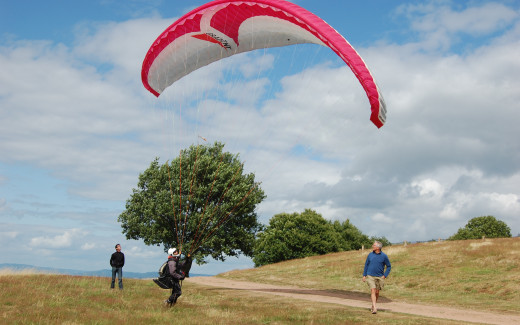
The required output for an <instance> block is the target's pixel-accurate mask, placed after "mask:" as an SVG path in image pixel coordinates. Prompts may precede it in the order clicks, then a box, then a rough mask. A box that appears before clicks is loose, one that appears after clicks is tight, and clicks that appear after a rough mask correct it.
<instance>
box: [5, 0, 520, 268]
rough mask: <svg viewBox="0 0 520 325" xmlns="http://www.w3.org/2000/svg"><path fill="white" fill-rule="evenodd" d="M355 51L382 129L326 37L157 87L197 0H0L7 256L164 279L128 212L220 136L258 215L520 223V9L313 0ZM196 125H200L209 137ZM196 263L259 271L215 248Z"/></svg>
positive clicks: (419, 230) (397, 238)
mask: <svg viewBox="0 0 520 325" xmlns="http://www.w3.org/2000/svg"><path fill="white" fill-rule="evenodd" d="M293 2H294V3H296V4H298V5H300V6H302V7H304V8H306V9H307V10H309V11H311V12H313V13H315V14H317V15H318V16H320V17H321V18H322V19H324V20H325V21H326V22H327V23H329V24H330V25H331V26H332V27H334V28H335V29H336V30H337V31H338V32H339V33H341V34H342V35H344V36H345V38H346V39H347V40H348V41H349V42H350V44H351V45H352V46H353V47H354V48H355V49H356V50H357V51H358V52H359V53H360V55H361V56H362V57H363V59H364V60H365V62H366V63H367V65H368V67H369V68H370V70H371V72H372V74H373V75H374V77H375V78H376V80H377V83H378V86H379V87H380V89H381V92H382V93H383V96H384V98H385V100H386V104H387V110H388V113H387V123H386V124H385V125H384V126H383V127H382V128H381V129H377V128H376V127H375V126H374V125H373V124H372V123H371V122H370V121H369V115H370V114H369V113H370V105H369V103H368V100H367V98H366V95H365V94H364V92H363V89H362V88H361V86H360V85H359V83H358V82H357V80H356V79H355V77H354V76H353V74H352V72H351V71H350V70H349V69H348V67H346V66H345V64H343V63H342V61H341V60H340V59H339V58H338V57H337V56H336V55H335V54H334V53H333V52H332V51H331V50H330V49H327V48H324V47H320V46H317V45H312V46H295V47H287V48H283V49H273V50H269V51H256V52H251V53H246V54H241V55H238V56H236V57H233V58H229V59H226V60H223V61H221V62H218V63H214V64H212V65H209V66H207V67H204V68H202V69H200V70H197V71H196V72H194V73H192V74H191V75H189V76H188V77H186V78H183V79H181V80H179V81H178V82H177V83H176V84H174V85H173V86H172V87H170V89H168V90H167V91H166V92H165V93H164V94H163V95H161V96H160V97H159V98H156V97H154V96H153V95H152V94H150V93H149V92H147V91H146V89H144V87H143V86H142V83H141V78H140V76H141V74H140V70H141V65H142V61H143V59H144V56H145V54H146V52H147V51H148V48H149V47H150V45H151V44H152V42H153V41H154V40H155V39H156V38H157V37H158V36H159V34H160V33H161V32H162V31H163V30H164V29H165V28H166V27H168V26H169V25H170V24H172V23H173V22H174V21H175V20H176V19H177V18H179V17H180V16H182V15H183V14H185V13H186V12H188V11H190V10H192V9H194V8H195V7H197V6H199V5H202V4H203V3H205V1H187V0H186V1H182V0H176V1H165V0H164V1H161V0H155V1H137V0H129V1H112V0H99V1H98V0H89V1H83V0H80V1H58V0H54V1H45V2H31V3H30V4H27V3H25V2H21V1H6V0H0V8H1V10H0V71H2V73H1V74H0V252H1V254H0V263H19V264H31V265H36V266H42V267H57V268H70V269H79V270H100V269H107V268H109V263H108V262H109V258H110V254H111V253H112V252H114V245H115V244H116V243H120V244H121V246H122V251H123V252H124V253H125V256H126V265H125V270H127V271H133V272H148V271H155V270H156V269H158V267H159V266H160V265H161V263H162V262H163V260H165V258H166V254H165V253H164V251H163V248H162V247H157V246H151V247H150V246H146V245H144V243H143V241H142V240H127V239H126V238H125V236H124V234H123V233H122V228H121V226H120V224H119V223H118V220H117V218H118V216H119V215H120V214H121V212H122V211H124V209H125V202H126V200H127V199H128V198H129V196H130V194H131V193H132V189H133V188H135V187H136V186H137V179H138V175H139V173H141V172H142V171H144V170H145V169H146V168H147V167H148V166H149V164H150V162H151V161H152V160H153V159H154V158H155V157H159V158H160V160H161V162H164V161H166V160H168V159H173V158H175V157H176V156H177V155H178V152H179V150H180V149H181V148H183V147H185V146H187V145H189V144H193V143H198V142H200V141H202V140H201V137H204V138H206V139H207V140H208V141H209V142H214V141H222V142H224V143H226V150H228V151H230V152H234V153H238V154H239V155H240V158H241V159H243V161H245V167H246V169H247V170H248V171H250V172H253V173H255V175H256V179H257V180H258V181H260V182H262V185H261V186H262V189H263V190H264V191H265V194H266V195H267V198H266V200H265V201H264V202H262V203H261V204H260V205H259V206H258V208H257V213H258V216H259V220H260V222H262V223H264V224H268V222H269V219H270V218H271V217H272V216H274V215H275V214H278V213H282V212H288V213H292V212H302V211H303V210H304V209H307V208H308V209H313V210H315V211H317V212H318V213H320V214H321V215H322V216H323V217H324V218H326V219H328V220H339V221H345V220H347V219H349V220H350V222H351V223H352V224H354V225H355V226H356V227H358V228H359V229H360V230H361V231H362V232H363V233H365V234H367V235H369V236H385V237H386V238H387V239H389V240H390V241H391V242H393V243H399V242H403V241H409V242H413V241H427V240H432V239H439V238H440V239H445V238H448V237H449V236H451V235H453V234H454V233H455V232H456V231H457V230H458V229H459V228H461V227H464V226H465V224H466V223H467V222H468V221H469V220H470V219H472V218H474V217H478V216H485V215H492V216H495V217H496V218H497V219H499V220H502V221H504V222H505V223H506V224H507V225H508V226H509V227H510V228H511V233H512V235H513V236H516V235H518V234H520V187H519V185H518V184H520V141H518V139H520V130H519V127H518V124H519V123H520V91H519V89H520V78H518V76H519V75H520V2H518V1H515V0H511V1H509V0H502V1H480V0H471V1H449V0H439V1H435V0H434V1H424V2H420V3H417V2H416V1H386V0H370V1H363V2H362V3H361V2H360V1H358V2H354V1H343V0H331V1H312V0H299V1H293ZM199 136H201V137H199ZM208 262H209V263H208V264H205V265H203V266H194V267H193V269H192V272H193V273H199V274H217V273H220V272H225V271H228V270H232V269H242V268H250V267H252V266H253V263H252V262H251V260H250V259H249V258H245V257H240V258H228V259H227V260H226V261H225V262H216V261H212V260H209V261H208Z"/></svg>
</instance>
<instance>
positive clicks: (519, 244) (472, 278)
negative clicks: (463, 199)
mask: <svg viewBox="0 0 520 325" xmlns="http://www.w3.org/2000/svg"><path fill="white" fill-rule="evenodd" d="M383 251H384V252H385V253H386V254H388V257H389V259H390V262H391V263H392V272H391V274H390V276H389V278H388V280H387V281H386V285H385V288H384V291H383V292H382V296H383V297H385V298H387V299H390V300H393V301H402V302H409V303H422V304H435V305H445V306H452V307H464V308H471V309H475V310H482V311H484V310H487V311H500V312H513V313H518V312H520V304H519V303H518V301H520V291H519V290H518V283H519V282H520V238H518V237H516V238H500V239H485V240H464V241H441V242H428V243H418V244H413V245H407V246H404V245H396V246H389V247H386V248H383ZM368 253H369V251H368V250H364V251H350V252H341V253H335V254H329V255H323V256H314V257H308V258H304V259H299V260H291V261H286V262H283V263H277V264H273V265H266V266H263V267H259V268H256V269H252V270H239V271H232V272H228V273H224V274H221V275H219V276H221V277H225V278H228V279H236V280H244V281H256V282H263V283H271V284H281V285H282V284H283V285H294V286H298V287H303V288H312V289H325V290H331V291H341V292H345V293H353V294H358V293H368V292H369V291H368V288H367V285H366V284H365V283H363V282H361V277H362V272H363V267H364V263H365V259H366V256H367V254H368Z"/></svg>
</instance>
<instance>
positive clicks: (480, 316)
mask: <svg viewBox="0 0 520 325" xmlns="http://www.w3.org/2000/svg"><path fill="white" fill-rule="evenodd" d="M188 281H189V282H193V283H196V284H200V285H206V286H213V287H222V288H227V289H232V290H249V291H254V292H263V293H266V294H273V295H277V296H284V297H290V298H295V299H305V300H310V301H317V302H324V303H331V304H339V305H345V306H350V307H359V308H366V309H368V308H369V307H370V300H369V298H368V297H367V295H363V294H355V293H351V294H346V293H344V292H334V291H325V290H313V289H302V288H297V287H285V286H276V285H269V284H261V283H253V282H244V281H235V280H228V279H222V278H216V277H193V278H190V279H189V280H188ZM382 298H383V297H382ZM381 300H382V301H381V302H380V303H378V309H379V310H380V311H386V312H396V313H405V314H413V315H420V316H426V317H433V318H443V319H451V320H457V321H464V322H474V323H481V324H482V323H484V324H508V325H509V324H520V315H505V314H494V313H490V312H480V311H473V310H464V309H456V308H450V307H441V306H425V305H413V304H408V303H402V302H394V301H388V300H385V299H381Z"/></svg>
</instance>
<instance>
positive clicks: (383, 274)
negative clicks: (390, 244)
mask: <svg viewBox="0 0 520 325" xmlns="http://www.w3.org/2000/svg"><path fill="white" fill-rule="evenodd" d="M382 248H383V244H381V243H380V242H378V241H375V242H374V244H373V245H372V249H373V251H372V252H371V253H370V254H368V256H367V260H366V262H365V269H364V270H363V282H367V283H368V286H369V287H370V298H371V300H372V309H371V310H372V314H376V313H377V308H376V302H377V299H379V290H382V289H383V287H384V286H385V279H386V278H387V277H388V275H389V274H390V270H391V269H392V265H391V264H390V260H389V259H388V256H387V255H386V254H385V253H383V252H382V251H381V249H382ZM385 266H386V271H385Z"/></svg>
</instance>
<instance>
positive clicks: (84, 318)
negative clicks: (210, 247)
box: [0, 238, 520, 324]
mask: <svg viewBox="0 0 520 325" xmlns="http://www.w3.org/2000/svg"><path fill="white" fill-rule="evenodd" d="M519 246H520V239H519V238H511V239H496V240H486V241H461V242H440V243H424V244H414V245H408V246H406V247H404V246H393V247H388V248H387V249H385V252H387V253H388V254H389V256H390V259H391V261H392V264H393V270H392V274H391V277H390V278H389V280H388V282H387V287H386V288H385V291H384V292H383V297H385V298H386V299H391V300H394V301H408V302H413V303H417V302H420V303H425V304H428V303H435V304H438V305H450V306H464V307H469V308H475V309H481V310H494V311H502V312H503V311H511V312H516V313H517V312H518V311H519V307H518V304H515V301H516V302H518V298H520V297H519V293H518V292H517V287H518V280H520V278H519V277H520V275H519V274H520V273H519V272H518V271H519V265H520V254H519V252H520V251H519V249H518V248H519ZM367 253H368V252H367V251H366V250H365V251H363V252H361V251H353V252H344V253H337V254H330V255H325V256H315V257H311V258H305V259H300V260H293V261H288V262H284V263H278V264H276V265H269V266H265V267H261V268H256V269H252V270H242V271H233V272H228V273H225V274H222V275H220V276H222V277H226V278H233V279H241V280H247V281H258V282H265V283H279V284H284V285H289V284H290V285H297V286H301V287H305V288H319V289H326V290H331V291H349V292H353V293H356V294H364V295H366V298H367V306H368V305H369V298H368V294H367V292H368V290H367V287H366V285H365V284H363V283H362V282H361V280H360V275H361V272H362V268H363V265H364V259H365V256H366V254H367ZM109 282H110V279H108V278H102V277H82V276H64V275H51V274H29V273H24V274H20V273H13V272H8V271H7V272H0V323H2V324H4V323H5V324H166V323H172V322H175V323H184V324H351V323H355V324H378V323H379V324H460V322H449V321H446V320H435V319H431V318H425V317H419V316H411V315H404V314H396V313H378V314H377V315H371V314H370V313H369V312H368V311H367V310H365V309H359V308H350V307H344V306H338V305H333V304H324V303H315V302H310V301H303V300H295V299H288V298H285V297H276V296H271V295H264V294H260V293H251V292H248V291H240V290H227V289H219V288H213V287H212V288H210V287H204V286H199V285H196V284H194V283H190V281H189V279H188V280H187V281H185V282H184V286H183V291H184V295H183V296H182V297H181V298H180V299H179V302H178V303H177V305H176V306H175V307H174V308H172V309H165V308H164V307H162V304H161V302H162V301H163V300H164V299H166V298H167V296H168V294H169V293H168V291H166V290H161V289H159V288H158V287H157V286H156V285H155V284H153V283H152V282H151V281H150V280H137V279H125V280H124V285H125V289H124V290H123V291H122V292H120V291H119V290H117V289H116V290H111V289H109Z"/></svg>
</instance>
